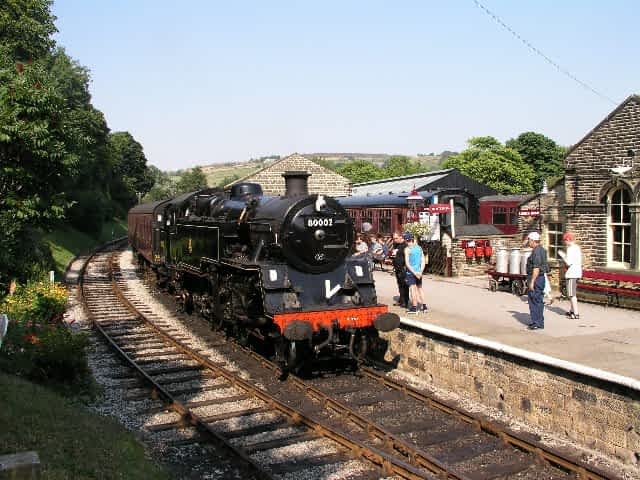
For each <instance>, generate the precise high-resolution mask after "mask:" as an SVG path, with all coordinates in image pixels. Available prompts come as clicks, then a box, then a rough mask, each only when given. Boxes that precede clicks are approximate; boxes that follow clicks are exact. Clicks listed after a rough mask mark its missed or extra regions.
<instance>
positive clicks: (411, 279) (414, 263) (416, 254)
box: [402, 232, 427, 313]
mask: <svg viewBox="0 0 640 480" xmlns="http://www.w3.org/2000/svg"><path fill="white" fill-rule="evenodd" d="M402 236H403V238H404V239H405V241H406V242H407V247H406V248H405V249H404V258H405V260H404V261H405V265H406V267H407V285H409V296H410V297H411V307H410V308H409V310H408V313H418V312H419V311H422V312H426V311H427V305H426V304H425V303H424V299H423V297H422V272H423V271H424V267H425V260H424V253H423V252H422V248H421V247H420V245H418V244H417V243H416V241H415V238H414V237H413V234H412V233H410V232H405V233H404V234H403V235H402Z"/></svg>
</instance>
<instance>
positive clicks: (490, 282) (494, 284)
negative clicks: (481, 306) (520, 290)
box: [489, 279, 498, 292]
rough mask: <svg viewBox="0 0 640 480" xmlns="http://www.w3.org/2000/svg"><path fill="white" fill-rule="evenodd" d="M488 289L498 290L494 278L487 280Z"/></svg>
mask: <svg viewBox="0 0 640 480" xmlns="http://www.w3.org/2000/svg"><path fill="white" fill-rule="evenodd" d="M489 290H490V291H492V292H495V291H496V290H498V282H496V281H495V280H493V279H492V280H489Z"/></svg>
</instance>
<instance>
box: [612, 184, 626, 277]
mask: <svg viewBox="0 0 640 480" xmlns="http://www.w3.org/2000/svg"><path fill="white" fill-rule="evenodd" d="M608 200H609V201H608V203H609V212H608V213H609V245H611V248H610V250H609V263H610V264H611V265H612V266H620V267H627V268H628V267H629V266H630V262H631V212H630V210H629V204H630V203H631V192H629V190H628V189H626V188H624V187H622V188H618V189H615V190H612V191H611V192H609V195H608Z"/></svg>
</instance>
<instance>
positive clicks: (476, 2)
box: [473, 0, 619, 105]
mask: <svg viewBox="0 0 640 480" xmlns="http://www.w3.org/2000/svg"><path fill="white" fill-rule="evenodd" d="M473 2H474V3H475V4H476V6H477V7H478V8H480V9H481V10H482V11H483V12H485V13H486V14H487V15H489V16H490V17H491V18H493V19H494V20H495V21H496V22H497V23H498V24H499V25H501V26H502V27H503V28H504V29H505V30H507V31H508V32H509V33H511V35H513V36H514V37H516V38H517V39H518V40H520V41H521V42H522V43H524V45H525V46H526V47H527V48H528V49H529V50H531V51H532V52H533V53H535V54H536V55H539V56H540V57H542V58H544V59H545V60H546V61H547V63H548V64H549V65H551V66H553V67H555V68H556V69H557V70H558V71H559V72H560V73H562V74H564V75H566V76H567V77H569V78H570V79H571V80H573V81H574V82H576V83H578V84H579V85H581V86H582V87H584V88H586V89H587V90H589V91H590V92H592V93H595V94H596V95H597V96H598V97H600V98H602V99H603V100H606V101H608V102H610V103H612V104H613V105H617V104H618V103H619V102H616V101H615V100H613V99H611V98H610V97H608V96H606V95H604V94H602V93H600V92H598V91H597V90H596V89H595V88H593V87H592V86H591V85H589V84H588V83H586V82H583V81H582V80H580V79H579V78H578V77H576V76H575V75H574V74H572V73H571V72H569V71H568V70H567V69H566V68H563V67H561V66H560V65H558V64H557V63H556V62H554V61H553V60H552V59H551V58H549V57H548V56H546V55H545V54H544V53H542V52H541V51H540V50H539V49H537V48H536V47H534V46H533V45H532V44H531V42H529V41H528V40H527V39H525V38H523V37H522V36H521V35H520V34H519V33H518V32H516V31H515V30H513V29H512V28H511V27H510V26H509V25H507V24H506V23H504V22H503V21H502V19H501V18H500V17H498V16H497V15H496V14H495V13H493V12H492V11H491V10H489V9H488V8H487V7H485V6H484V5H483V4H481V3H480V2H479V1H478V0H473Z"/></svg>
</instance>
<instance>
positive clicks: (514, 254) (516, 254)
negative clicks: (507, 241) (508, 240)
mask: <svg viewBox="0 0 640 480" xmlns="http://www.w3.org/2000/svg"><path fill="white" fill-rule="evenodd" d="M509 273H511V274H517V275H519V274H520V249H519V248H512V249H511V254H510V255H509Z"/></svg>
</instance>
